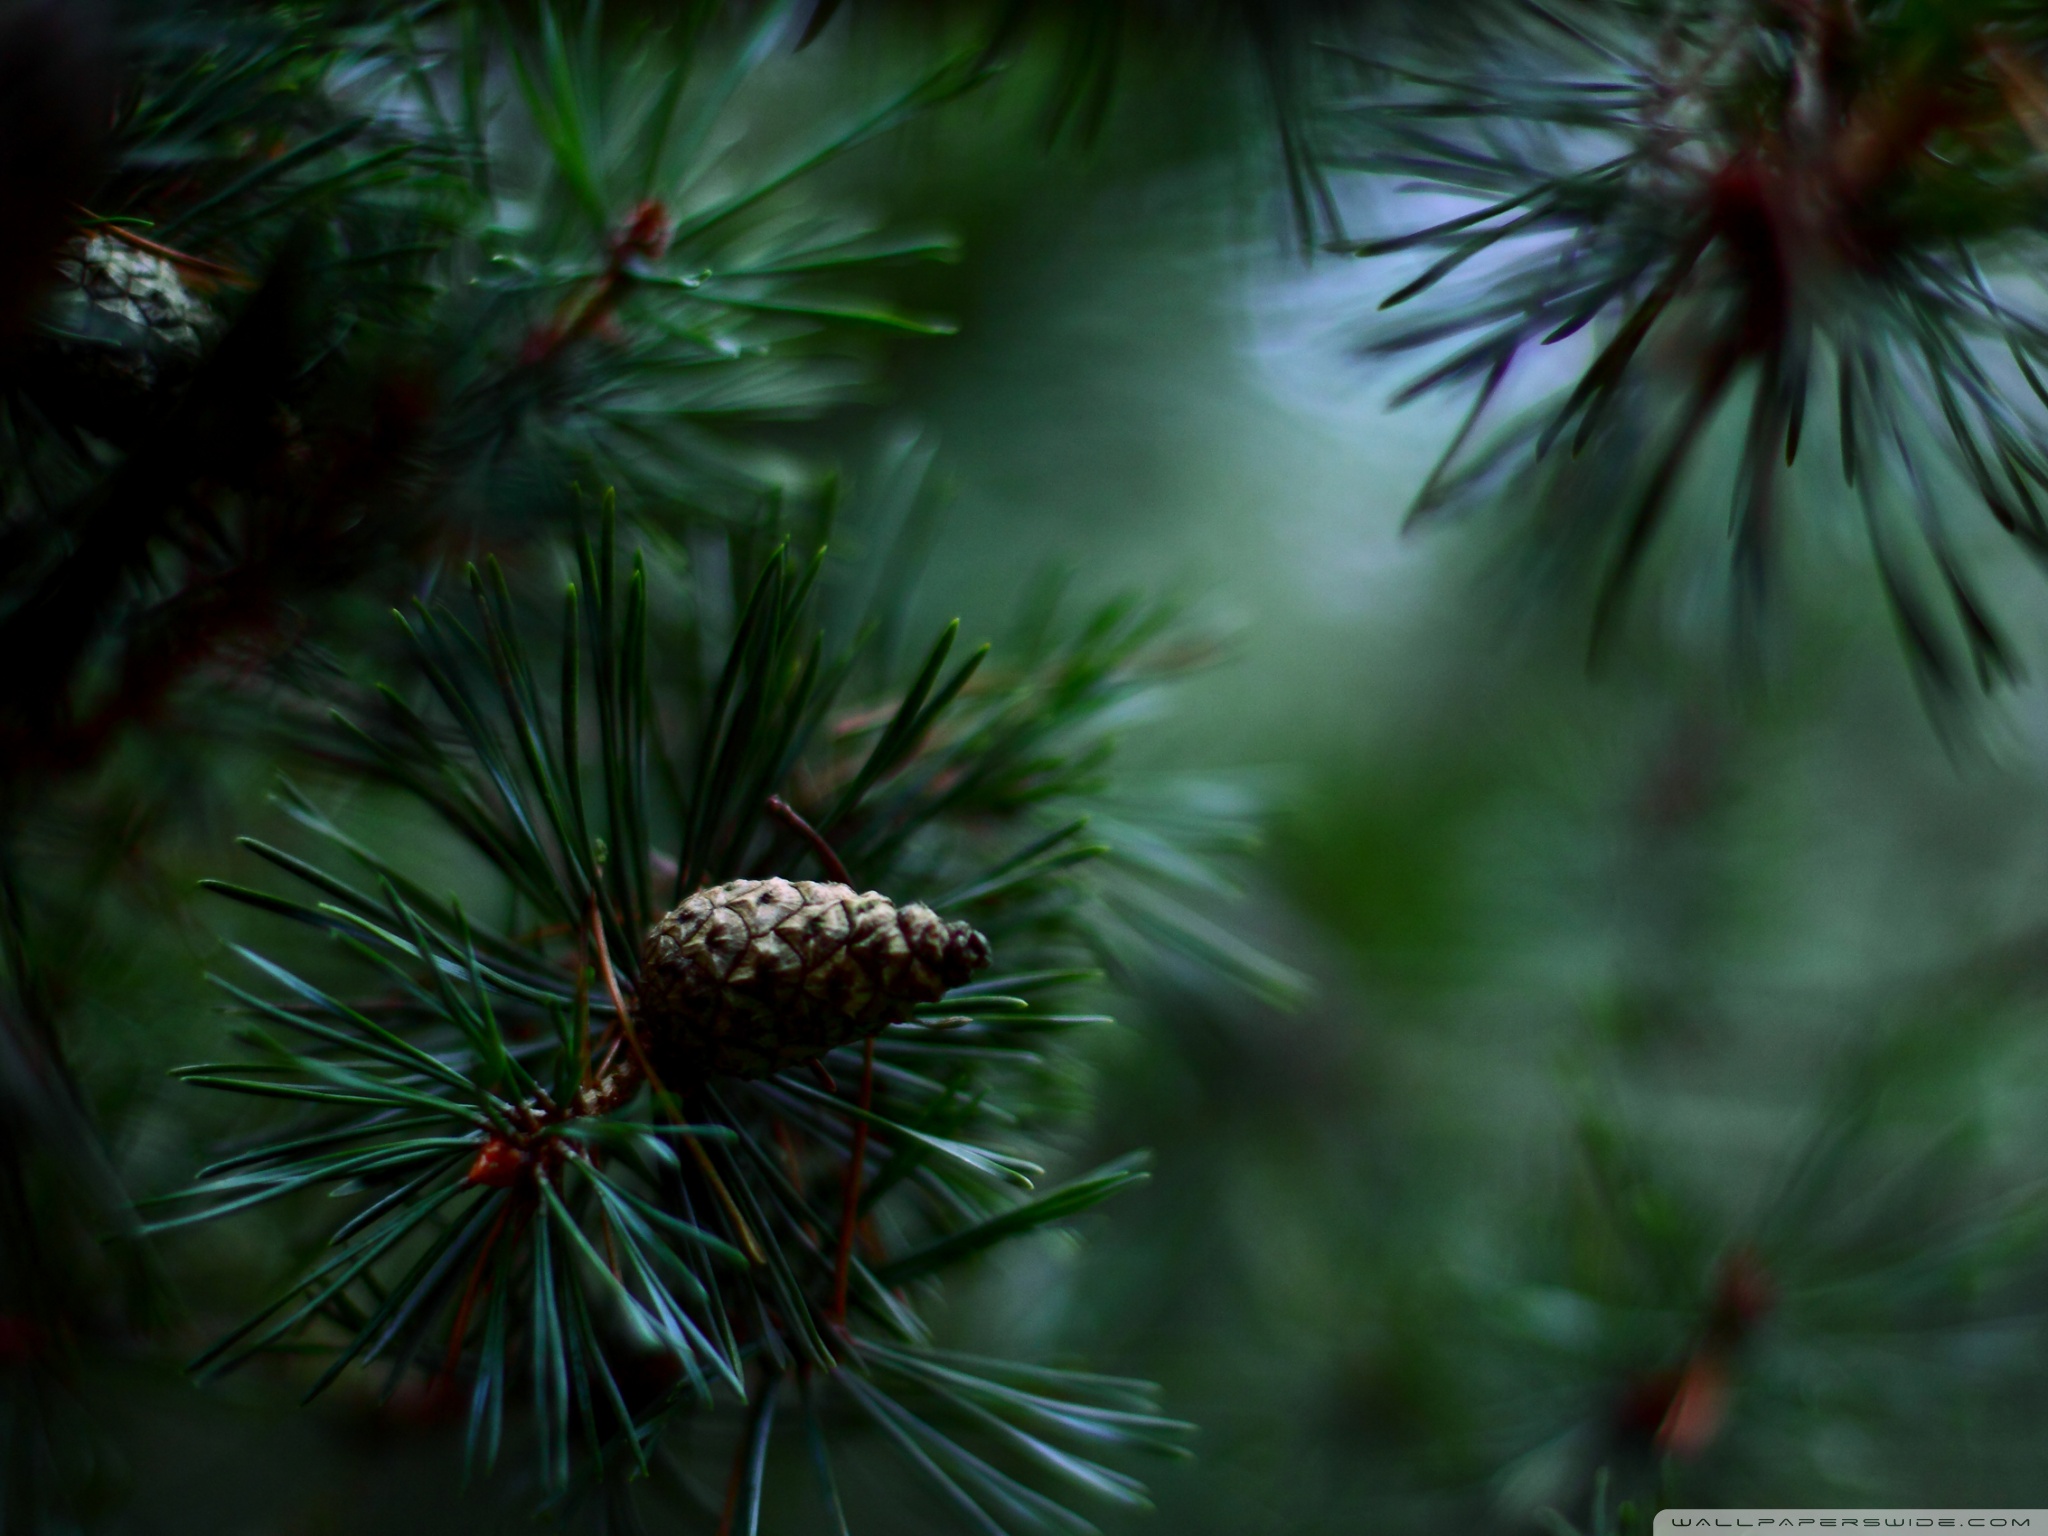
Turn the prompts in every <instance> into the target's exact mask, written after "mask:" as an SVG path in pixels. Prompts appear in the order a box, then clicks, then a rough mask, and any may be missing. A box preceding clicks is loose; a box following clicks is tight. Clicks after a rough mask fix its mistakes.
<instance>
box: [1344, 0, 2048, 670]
mask: <svg viewBox="0 0 2048 1536" xmlns="http://www.w3.org/2000/svg"><path fill="white" fill-rule="evenodd" d="M2043 43H2044V40H2043V38H2042V36H2041V31H2040V19H2039V17H2038V15H2037V14H2036V13H2035V11H2034V10H2033V8H2031V7H2028V6H2023V5H2003V4H1998V3H1983V4H1978V3H1968V4H1959V5H1932V6H1930V5H1891V4H1860V3H1841V4H1832V3H1830V4H1815V5H1797V6H1781V5H1777V4H1774V3H1773V4H1754V3H1751V0H1736V3H1733V4H1726V5H1721V4H1705V5H1701V4H1690V3H1681V4H1665V3H1650V4H1632V3H1624V4H1588V5H1574V6H1566V7H1562V8H1554V7H1551V6H1549V5H1544V4H1534V3H1532V4H1527V5H1512V6H1507V7H1504V8H1503V9H1502V10H1501V11H1500V12H1499V13H1497V14H1490V15H1489V20H1488V26H1487V36H1486V38H1485V41H1484V42H1483V43H1480V44H1477V45H1475V46H1474V47H1472V48H1469V49H1466V50H1463V51H1462V52H1461V54H1460V55H1459V56H1458V57H1457V59H1456V60H1455V62H1453V63H1452V64H1451V65H1450V66H1449V69H1448V70H1447V71H1446V70H1435V69H1431V68H1429V67H1420V66H1418V65H1416V64H1414V63H1410V62H1408V61H1406V60H1395V59H1383V58H1379V57H1376V56H1372V55H1370V54H1345V55H1341V57H1342V58H1343V60H1344V66H1345V68H1344V72H1345V73H1346V74H1347V75H1348V76H1349V77H1350V80H1351V81H1352V82H1355V85H1354V91H1355V94H1351V95H1349V96H1348V97H1347V98H1344V99H1340V101H1339V104H1338V108H1337V122H1338V123H1339V124H1340V126H1339V127H1337V128H1336V129H1334V130H1333V136H1332V137H1333V147H1332V152H1331V164H1332V165H1333V166H1336V167H1341V168H1343V169H1347V170H1351V169H1355V170H1362V171H1368V172H1373V173H1376V174H1379V175H1383V176H1393V177H1400V178H1404V179H1405V181H1406V182H1407V184H1408V185H1409V186H1410V187H1411V188H1413V189H1416V190H1427V191H1430V192H1434V193H1438V194H1443V195H1446V196H1448V197H1449V198H1450V199H1452V201H1451V202H1450V204H1449V205H1448V206H1447V208H1446V209H1445V213H1446V214H1447V216H1445V217H1441V218H1439V217H1435V216H1432V217H1431V218H1430V220H1429V222H1428V223H1427V224H1425V225H1423V226H1421V227H1418V228H1413V229H1409V230H1406V231H1404V232H1402V233H1399V234H1395V235H1391V236H1387V237H1382V238H1375V239H1368V240H1360V241H1349V242H1344V243H1343V244H1342V245H1341V248H1342V249H1345V250H1348V251H1351V252H1353V253H1355V254H1358V255H1362V256H1385V255H1390V254H1393V253H1396V252H1415V253H1417V254H1418V255H1423V254H1426V255H1428V256H1429V258H1430V259H1429V261H1428V262H1427V264H1426V265H1424V266H1423V267H1422V268H1421V269H1420V271H1419V272H1418V273H1417V274H1416V275H1414V276H1413V277H1412V278H1411V279H1409V280H1408V281H1406V282H1403V283H1402V284H1400V285H1399V286H1398V287H1397V288H1395V289H1394V290H1393V291H1391V292H1389V293H1388V295H1387V296H1386V298H1385V300H1384V302H1383V303H1382V305H1381V307H1382V308H1383V309H1392V308H1395V307H1396V306H1405V305H1409V304H1410V303H1414V304H1415V305H1416V307H1418V308H1421V309H1424V310H1425V313H1424V314H1422V315H1421V316H1419V317H1418V318H1415V319H1413V320H1409V321H1406V322H1405V323H1397V324H1393V325H1391V326H1390V327H1387V328H1384V329H1383V330H1382V331H1381V332H1380V333H1379V334H1377V335H1375V336H1374V337H1373V338H1372V340H1371V342H1370V344H1369V346H1370V350H1371V351H1372V352H1373V353H1375V354H1377V355H1381V356H1403V355H1413V354H1418V353H1420V354H1422V355H1424V356H1425V357H1426V358H1427V361H1426V363H1425V365H1424V367H1423V370H1422V371H1421V372H1420V373H1419V374H1417V375H1416V376H1415V378H1414V379H1413V381H1412V382H1411V383H1409V384H1408V385H1407V386H1405V387H1404V388H1403V389H1402V390H1401V392H1400V393H1399V394H1398V395H1397V396H1396V397H1395V398H1396V401H1397V402H1406V401H1410V400H1414V399H1418V398H1420V397H1423V396H1425V395H1430V394H1433V393H1436V392H1440V391H1442V392H1457V393H1460V394H1463V395H1465V396H1466V397H1467V398H1469V399H1470V400H1471V405H1470V409H1469V414H1468V415H1467V417H1466V419H1465V423H1464V426H1463V428H1462V430H1461V431H1460V432H1459V433H1458V435H1457V438H1456V440H1455V441H1454V442H1453V444H1452V445H1451V448H1450V449H1449V451H1448V452H1447V453H1446V455H1445V457H1444V461H1443V463H1442V465H1441V466H1440V467H1439V469H1438V471H1437V473H1436V474H1435V475H1434V476H1433V477H1432V478H1431V480H1430V482H1429V483H1428V485H1426V486H1425V487H1424V489H1423V491H1422V493H1421V494H1420V496H1419V497H1418V498H1417V500H1416V503H1415V508H1414V513H1413V515H1414V516H1416V517H1426V516H1429V515H1431V514H1434V513H1437V512H1450V511H1453V510H1456V509H1457V508H1459V507H1470V506H1472V505H1474V504H1476V503H1479V502H1482V501H1486V500H1488V499H1493V498H1497V497H1498V496H1499V495H1500V493H1501V492H1502V491H1503V490H1504V489H1505V488H1506V487H1507V486H1508V485H1510V484H1511V483H1514V482H1515V481H1517V480H1518V479H1520V478H1521V477H1524V476H1527V475H1530V474H1532V473H1533V474H1535V475H1536V476H1538V480H1537V484H1538V486H1539V489H1538V491H1537V493H1536V494H1535V495H1533V496H1532V497H1529V498H1527V499H1526V502H1527V505H1528V509H1529V511H1530V513H1531V515H1532V517H1533V519H1534V520H1535V522H1536V524H1537V536H1538V537H1539V538H1540V539H1541V540H1542V541H1543V542H1544V543H1545V544H1546V545H1547V546H1550V548H1549V549H1548V550H1547V551H1546V555H1547V558H1549V559H1551V560H1553V561H1556V562H1558V563H1561V564H1564V565H1567V566H1571V565H1575V564H1576V565H1580V566H1587V565H1590V566H1592V567H1594V568H1595V569H1596V572H1597V574H1596V580H1595V595H1594V613H1593V630H1594V640H1595V643H1596V645H1597V644H1598V643H1599V641H1600V639H1601V638H1602V637H1603V636H1604V635H1605V633H1606V632H1607V631H1608V629H1609V628H1610V626H1611V624H1612V622H1613V620H1614V618H1615V616H1616V614H1617V612H1618V611H1619V606H1620V603H1621V600H1622V598H1623V595H1624V593H1625V592H1626V590H1627V588H1628V587H1629V585H1630V584H1631V580H1632V578H1633V577H1634V576H1635V575H1636V573H1637V572H1638V570H1639V569H1640V568H1641V567H1642V564H1643V562H1644V559H1645V556H1646V555H1647V553H1648V552H1649V550H1650V548H1651V546H1652V544H1653V542H1654V541H1655V540H1656V538H1657V536H1658V534H1659V532H1660V530H1661V529H1662V528H1663V526H1664V525H1665V524H1666V523H1667V522H1669V521H1670V520H1671V518H1672V515H1673V507H1674V505H1675V504H1676V503H1677V502H1678V500H1679V492H1680V491H1681V489H1682V488H1683V487H1684V485H1685V484H1686V482H1687V479H1688V474H1689V472H1690V471H1691V470H1692V469H1693V467H1694V465H1695V462H1696V460H1697V459H1698V458H1699V457H1700V454H1701V450H1702V449H1703V448H1704V447H1705V445H1706V444H1707V442H1708V441H1709V440H1710V438H1711V435H1712V433H1713V431H1714V428H1715V423H1716V422H1717V421H1719V420H1720V419H1722V418H1723V417H1724V416H1726V415H1730V414H1734V415H1737V416H1739V417H1740V418H1742V423H1743V424H1742V426H1741V429H1740V430H1741V434H1742V447H1741V449H1740V452H1739V468H1738V469H1737V472H1736V474H1735V476H1734V482H1735V483H1734V488H1733V492H1732V505H1731V509H1730V524H1731V527H1732V538H1733V545H1734V549H1733V563H1734V568H1735V576H1736V584H1737V590H1738V595H1739V597H1740V599H1741V600H1742V602H1743V603H1744V605H1745V607H1746V608H1748V609H1750V610H1754V608H1755V606H1756V604H1757V602H1758V601H1759V599H1760V598H1761V597H1762V595H1763V592H1764V589H1765V587H1766V584H1767V581H1768V576H1769V572H1770V569H1771V567H1772V565H1773V563H1774V561H1775V557H1776V552H1777V550H1778V548H1779V546H1780V545H1781V544H1782V542H1783V538H1784V535H1783V532H1782V524H1783V523H1784V521H1785V519H1786V517H1787V515H1788V508H1787V506H1786V505H1785V502H1786V495H1785V489H1784V481H1785V478H1786V475H1785V467H1786V466H1789V465H1791V464H1793V462H1794V461H1795V460H1796V459H1797V458H1798V456H1799V452H1800V448H1801V444H1802V439H1803V438H1804V437H1805V436H1806V435H1807V433H1808V429H1809V417H1810V416H1811V417H1812V418H1813V422H1814V423H1815V424H1820V423H1825V424H1826V425H1827V426H1828V427H1829V428H1831V429H1832V436H1833V437H1834V439H1835V442H1834V444H1833V445H1832V446H1833V447H1834V448H1835V449H1836V451H1837V453H1838V456H1839V461H1840V473H1841V477H1842V479H1843V481H1845V482H1846V483H1847V485H1848V486H1850V487H1852V488H1853V489H1854V491H1855V493H1856V496H1857V498H1858V505H1859V506H1860V508H1861V511H1862V516H1863V519H1864V524H1865V532H1866V535H1867V538H1868V542H1869V546H1870V550H1871V553H1872V557H1873V559H1874V562H1875V564H1876V566H1877V568H1878V570H1879V572H1880V574H1881V577H1882V579H1883V582H1884V587H1885V591H1886V594H1887V596H1888V598H1889V600H1890V602H1891V604H1892V607H1893V610H1894V613H1895V615H1896V618H1897V622H1898V625H1899V629H1900V632H1901V635H1902V637H1903V639H1904V641H1905V642H1906V644H1907V647H1908V650H1909V653H1910V654H1911V656H1912V659H1913V661H1914V663H1915V664H1916V665H1917V666H1918V667H1919V668H1920V669H1921V670H1922V672H1923V673H1924V675H1925V676H1926V677H1927V679H1928V680H1929V682H1930V683H1931V684H1933V685H1934V686H1935V687H1936V688H1938V689H1940V690H1943V691H1949V690H1952V689H1954V688H1955V687H1956V686H1957V685H1958V684H1959V683H1961V682H1962V681H1963V680H1964V679H1965V677H1966V676H1968V675H1969V674H1971V673H1974V674H1975V676H1976V677H1977V678H1978V679H1979V680H1980V681H1981V682H1982V683H1984V684H1985V685H1986V686H1989V685H1990V684H1992V683H1994V682H1997V681H2000V680H2005V679H2009V678H2010V677H2011V676H2012V674H2013V672H2014V670H2015V667H2016V665H2017V660H2016V657H2015V656H2014V654H2013V652H2012V649H2011V646H2010V643H2009V642H2008V641H2007V639H2006V638H2005V636H2004V634H2003V633H2002V631H2001V629H2000V628H1999V626H1998V624H1997V622H1996V621H1995V619H1994V618H1993V617H1992V615H1991V614H1990V613H1989V612H1988V610H1987V607H1986V605H1985V603H1984V601H1983V600H1982V598H1981V597H1980V595H1979V593H1978V591H1977V583H1976V582H1975V581H1974V580H1973V578H1972V576H1971V574H1970V572H1969V569H1968V563H1967V560H1966V558H1965V556H1964V554H1963V553H1962V548H1963V544H1962V540H1961V537H1960V535H1959V534H1958V532H1957V531H1956V528H1955V522H1956V516H1955V514H1954V512H1952V511H1951V510H1950V503H1952V502H1953V501H1955V500H1957V499H1959V497H1958V492H1962V493H1965V494H1968V495H1970V496H1971V498H1972V499H1974V500H1975V501H1976V502H1977V503H1978V504H1979V505H1980V506H1981V507H1982V509H1983V510H1984V511H1985V512H1987V513H1988V514H1990V516H1991V517H1992V518H1993V519H1995V521H1996V522H1997V524H1998V525H1999V526H2000V527H2001V528H2003V529H2004V530H2005V531H2006V532H2007V533H2008V534H2010V535H2011V536H2012V538H2013V539H2015V540H2016V541H2018V543H2019V545H2020V546H2021V548H2023V549H2025V550H2028V551H2029V552H2032V553H2034V554H2037V555H2038V554H2039V552H2040V550H2041V547H2042V537H2043V530H2044V528H2048V524H2044V523H2043V521H2042V513H2041V505H2040V495H2041V492H2042V490H2043V488H2044V487H2048V427H2044V422H2043V418H2042V415H2041V412H2040V406H2041V404H2042V403H2043V402H2044V401H2048V394H2044V393H2043V391H2042V389H2041V385H2040V370H2041V367H2042V364H2043V358H2044V351H2043V348H2044V341H2048V330H2044V329H2043V324H2042V320H2041V317H2040V315H2039V313H2038V303H2037V301H2036V299H2035V297H2034V295H2033V294H2032V292H2031V287H2030V283H2029V267H2030V263H2031V261H2032V260H2033V258H2034V254H2035V252H2036V249H2037V242H2038V239H2039V236H2040V233H2041V225H2040V212H2039V208H2038V200H2037V199H2036V197H2035V196H2034V194H2033V192H2032V190H2031V188H2032V185H2033V183H2034V181H2035V180H2036V179H2037V178H2038V176H2039V174H2040V168H2041V155H2042V148H2041V143H2042V139H2041V129H2040V123H2041V102H2042V101H2043V99H2044V98H2043V85H2042V75H2041V67H2042V65H2041V60H2042V48H2043ZM1574 337H1577V338H1580V342H1579V343H1578V344H1577V345H1578V346H1579V347H1580V348H1582V349H1583V350H1582V351H1577V352H1574V353H1572V355H1573V358H1574V361H1572V362H1570V363H1564V364H1553V363H1548V362H1546V361H1545V360H1543V359H1542V358H1540V357H1539V355H1538V354H1539V353H1540V352H1541V351H1542V350H1543V349H1544V348H1549V347H1554V346H1560V345H1561V344H1564V343H1567V342H1569V341H1570V340H1571V339H1572V338H1574ZM1568 350H1569V349H1568ZM1560 367H1562V368H1563V369H1565V370H1566V371H1567V373H1575V375H1576V376H1575V377H1568V378H1560V376H1559V368H1560ZM1503 418H1504V419H1503ZM1916 545H1917V546H1918V547H1917V549H1916V548H1915V546H1916ZM1944 610H1946V611H1944ZM1750 616H1751V617H1753V611H1752V613H1751V615H1750Z"/></svg>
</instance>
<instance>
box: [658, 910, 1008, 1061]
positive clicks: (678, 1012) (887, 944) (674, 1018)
mask: <svg viewBox="0 0 2048 1536" xmlns="http://www.w3.org/2000/svg"><path fill="white" fill-rule="evenodd" d="M988 959H989V955H988V940H987V939H985V938H983V937H982V936H981V935H980V934H978V933H976V932H975V931H974V929H972V928H971V927H969V926H968V925H967V924H966V923H957V922H956V923H949V922H946V921H944V920H943V919H942V918H940V917H939V915H938V914H937V913H936V912H934V911H932V909H931V908H930V907H927V906H923V905H921V904H917V903H913V904H912V905H910V906H907V907H898V906H897V905H896V903H894V902H893V901H891V900H890V899H889V898H888V897H886V896H884V895H882V894H881V892H879V891H860V892H857V891H855V890H854V889H853V887H851V886H847V885H827V884H820V883H817V882H814V881H810V880H779V879H777V880H734V881H731V882H729V883H728V884H725V885H715V886H712V887H710V888H709V889H707V890H702V891H699V892H697V894H696V895H694V896H692V897H691V898H690V899H689V900H688V901H686V902H684V903H683V904H682V905H681V906H680V907H677V908H676V909H675V911H673V912H671V913H669V914H668V916H666V917H664V918H663V919H662V920H661V921H660V922H659V923H657V924H655V926H654V931H653V932H652V933H650V934H649V935H648V936H647V943H646V945H645V946H644V948H643V949H642V950H641V956H640V986H639V998H638V1001H637V1003H636V1005H635V1011H636V1013H637V1014H638V1017H639V1022H640V1028H641V1029H642V1030H643V1031H644V1032H645V1038H646V1040H647V1044H648V1049H649V1053H650V1054H651V1055H652V1056H653V1058H654V1064H655V1068H656V1070H658V1071H659V1072H660V1073H661V1074H662V1076H663V1078H664V1079H666V1080H671V1081H675V1080H680V1081H682V1082H687V1081H689V1080H691V1079H692V1078H695V1077H709V1076H723V1077H766V1076H767V1075H769V1074H770V1073H772V1072H780V1071H782V1070H783V1069H784V1068H786V1067H794V1066H801V1065H803V1063H805V1062H807V1061H815V1060H816V1059H817V1058H818V1057H820V1056H823V1055H824V1054H825V1053H826V1052H827V1051H829V1050H832V1049H833V1048H834V1047H836V1046H841V1045H845V1044H847V1043H849V1042H850V1041H854V1040H862V1039H865V1038H867V1037H868V1036H869V1035H872V1034H875V1033H877V1032H878V1031H879V1030H881V1029H882V1028H884V1027H885V1026H886V1025H889V1024H891V1023H894V1022H895V1021H897V1020H899V1019H902V1018H905V1017H907V1016H908V1015H909V1012H910V1010H911V1009H912V1008H914V1007H915V1006H916V1005H917V1004H919V1003H931V1002H937V1001H938V1000H939V999H940V998H941V997H944V996H945V995H946V992H947V991H948V989H950V988H952V987H957V986H959V985H960V984H961V983H963V982H965V981H966V980H967V979H968V978H969V977H970V976H972V975H973V974H974V973H975V972H976V971H978V970H980V969H981V968H982V967H983V966H985V965H987V964H988Z"/></svg>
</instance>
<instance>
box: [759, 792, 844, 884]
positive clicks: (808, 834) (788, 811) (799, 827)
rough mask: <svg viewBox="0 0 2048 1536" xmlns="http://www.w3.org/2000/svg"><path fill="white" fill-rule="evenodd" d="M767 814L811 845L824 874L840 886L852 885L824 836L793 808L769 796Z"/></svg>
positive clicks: (773, 796)
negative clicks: (823, 868)
mask: <svg viewBox="0 0 2048 1536" xmlns="http://www.w3.org/2000/svg"><path fill="white" fill-rule="evenodd" d="M768 814H769V815H771V816H773V817H774V818H775V819H776V820H777V821H780V822H781V823H783V825H785V826H787V827H788V828H790V829H791V830H792V831H793V832H795V833H796V835H797V836H798V837H800V838H802V839H803V840H804V841H805V842H806V843H809V844H810V845H811V852H813V853H815V854H816V855H817V856H818V862H819V863H821V864H823V865H824V866H825V873H826V874H828V875H830V876H831V877H832V878H833V879H834V880H837V881H838V882H839V883H840V884H841V885H851V884H853V876H851V875H849V874H848V873H847V872H846V866H845V865H844V864H842V863H840V862H839V855H838V854H837V853H836V852H834V851H833V848H832V845H831V844H830V843H828V842H826V841H825V836H824V834H823V833H821V832H820V831H819V830H818V829H817V828H816V827H814V826H812V825H811V824H810V823H809V822H808V821H805V820H804V819H803V817H802V816H801V815H799V814H798V812H797V809H796V807H795V806H793V805H791V804H790V803H789V802H788V801H787V800H785V799H783V798H782V796H780V795H770V796H769V797H768Z"/></svg>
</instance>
